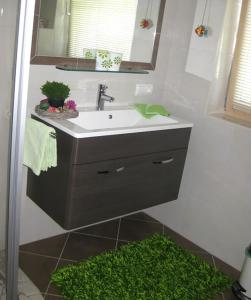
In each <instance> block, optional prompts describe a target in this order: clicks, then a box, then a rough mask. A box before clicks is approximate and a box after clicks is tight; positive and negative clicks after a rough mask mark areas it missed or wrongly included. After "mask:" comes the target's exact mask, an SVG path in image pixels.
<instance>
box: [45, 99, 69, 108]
mask: <svg viewBox="0 0 251 300" xmlns="http://www.w3.org/2000/svg"><path fill="white" fill-rule="evenodd" d="M48 102H49V104H50V106H52V107H63V106H64V102H65V99H63V100H57V99H48Z"/></svg>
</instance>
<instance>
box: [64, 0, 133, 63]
mask: <svg viewBox="0 0 251 300" xmlns="http://www.w3.org/2000/svg"><path fill="white" fill-rule="evenodd" d="M137 6H138V0H123V1H118V0H99V1H93V0H84V1H83V0H71V18H70V32H69V34H70V38H69V47H68V53H69V55H70V56H73V57H83V48H89V49H104V50H109V51H113V52H119V53H123V60H129V59H130V54H131V48H132V43H133V37H134V27H135V18H136V12H137ZM111 7H112V9H111ZM114 24H117V26H114Z"/></svg>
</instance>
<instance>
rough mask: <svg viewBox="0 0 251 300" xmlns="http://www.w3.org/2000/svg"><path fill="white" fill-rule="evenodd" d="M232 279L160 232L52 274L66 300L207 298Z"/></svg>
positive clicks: (174, 299)
mask: <svg viewBox="0 0 251 300" xmlns="http://www.w3.org/2000/svg"><path fill="white" fill-rule="evenodd" d="M232 282H233V280H231V279H230V278H228V277H227V276H225V275H224V274H222V273H221V272H219V271H217V270H215V268H214V267H212V266H210V265H209V264H207V263H206V262H205V261H203V260H202V259H201V258H199V257H197V256H195V255H192V254H191V253H189V252H188V251H186V250H184V249H182V248H181V247H179V246H178V245H176V244H175V242H173V241H172V240H171V239H169V238H167V237H164V236H161V235H159V234H156V235H154V236H152V237H151V238H149V239H146V240H144V241H141V242H136V243H132V244H129V245H126V246H123V247H121V248H120V249H119V250H118V251H111V252H107V253H104V254H101V255H98V256H95V257H91V258H89V259H88V260H86V261H83V262H82V263H80V264H77V265H70V266H66V267H63V268H61V269H58V270H57V271H55V272H54V274H53V275H52V283H54V284H56V285H57V286H58V287H59V289H60V291H61V292H62V295H63V296H64V298H65V299H69V300H100V299H102V300H118V299H120V300H167V299H168V300H181V299H182V300H198V299H199V300H209V299H214V298H215V296H216V294H218V293H221V292H223V290H224V289H225V288H227V287H230V286H231V283H232Z"/></svg>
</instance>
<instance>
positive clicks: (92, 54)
mask: <svg viewBox="0 0 251 300" xmlns="http://www.w3.org/2000/svg"><path fill="white" fill-rule="evenodd" d="M96 52H97V50H96V49H88V48H83V56H84V59H95V58H96Z"/></svg>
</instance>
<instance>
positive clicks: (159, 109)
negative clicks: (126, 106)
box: [133, 103, 170, 119]
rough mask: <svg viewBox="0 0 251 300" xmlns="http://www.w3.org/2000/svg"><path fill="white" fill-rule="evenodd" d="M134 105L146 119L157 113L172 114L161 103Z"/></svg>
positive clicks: (162, 114) (166, 115)
mask: <svg viewBox="0 0 251 300" xmlns="http://www.w3.org/2000/svg"><path fill="white" fill-rule="evenodd" d="M133 107H134V108H135V109H136V110H137V111H138V112H139V113H140V114H141V115H142V116H143V117H144V118H146V119H150V118H152V117H154V116H156V115H161V116H165V117H168V116H170V113H169V112H168V111H167V110H166V109H165V107H164V106H162V105H159V104H145V103H135V104H134V105H133Z"/></svg>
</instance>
